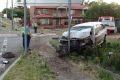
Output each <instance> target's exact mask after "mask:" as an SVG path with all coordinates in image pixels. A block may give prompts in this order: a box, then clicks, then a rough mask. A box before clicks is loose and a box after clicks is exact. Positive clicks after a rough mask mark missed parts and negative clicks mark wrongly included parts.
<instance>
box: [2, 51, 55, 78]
mask: <svg viewBox="0 0 120 80" xmlns="http://www.w3.org/2000/svg"><path fill="white" fill-rule="evenodd" d="M3 80H55V74H54V73H53V72H52V71H51V70H50V68H49V66H48V65H47V63H46V61H45V60H44V58H42V56H40V55H38V54H37V52H32V53H31V54H30V55H27V56H23V57H22V58H21V59H20V60H19V61H18V62H17V64H16V65H15V66H14V67H13V68H12V69H11V70H10V71H9V72H8V74H7V75H6V76H5V78H4V79H3Z"/></svg>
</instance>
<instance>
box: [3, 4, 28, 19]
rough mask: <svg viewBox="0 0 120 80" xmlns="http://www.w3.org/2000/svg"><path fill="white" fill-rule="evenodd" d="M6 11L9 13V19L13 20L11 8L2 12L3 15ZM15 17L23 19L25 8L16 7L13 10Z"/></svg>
mask: <svg viewBox="0 0 120 80" xmlns="http://www.w3.org/2000/svg"><path fill="white" fill-rule="evenodd" d="M6 10H7V12H8V14H7V15H8V18H9V19H11V17H12V15H11V13H12V9H11V8H7V9H6V8H5V9H4V10H3V11H2V13H3V14H6ZM29 14H30V13H29V8H27V15H28V16H29ZM13 16H14V18H21V19H23V16H24V7H22V6H18V7H15V8H14V9H13Z"/></svg>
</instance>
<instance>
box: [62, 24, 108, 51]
mask: <svg viewBox="0 0 120 80" xmlns="http://www.w3.org/2000/svg"><path fill="white" fill-rule="evenodd" d="M106 34H107V32H106V29H105V26H104V25H102V23H101V22H87V23H82V24H77V25H75V26H73V27H71V29H70V48H71V49H74V50H76V49H82V47H84V46H85V45H90V46H92V45H99V44H101V43H103V42H105V41H106ZM65 46H66V47H68V31H66V32H64V33H63V34H62V37H61V38H60V48H61V49H64V48H66V47H65ZM66 49H67V48H66Z"/></svg>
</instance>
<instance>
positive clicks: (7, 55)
mask: <svg viewBox="0 0 120 80" xmlns="http://www.w3.org/2000/svg"><path fill="white" fill-rule="evenodd" d="M2 57H3V58H6V59H9V58H14V57H15V54H13V53H12V52H5V53H3V54H2Z"/></svg>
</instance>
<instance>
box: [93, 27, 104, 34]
mask: <svg viewBox="0 0 120 80" xmlns="http://www.w3.org/2000/svg"><path fill="white" fill-rule="evenodd" d="M103 29H104V26H102V25H97V26H96V29H95V35H97V34H98V33H99V32H100V31H101V30H103Z"/></svg>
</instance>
